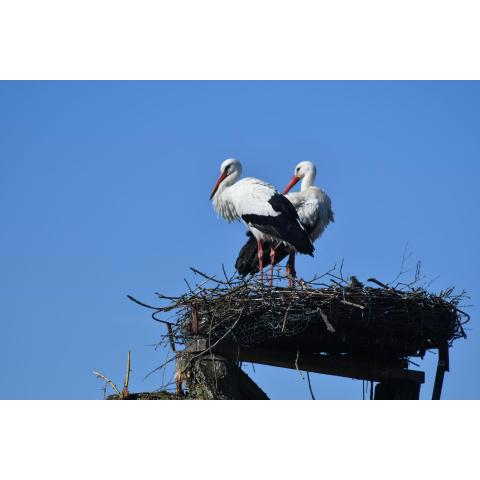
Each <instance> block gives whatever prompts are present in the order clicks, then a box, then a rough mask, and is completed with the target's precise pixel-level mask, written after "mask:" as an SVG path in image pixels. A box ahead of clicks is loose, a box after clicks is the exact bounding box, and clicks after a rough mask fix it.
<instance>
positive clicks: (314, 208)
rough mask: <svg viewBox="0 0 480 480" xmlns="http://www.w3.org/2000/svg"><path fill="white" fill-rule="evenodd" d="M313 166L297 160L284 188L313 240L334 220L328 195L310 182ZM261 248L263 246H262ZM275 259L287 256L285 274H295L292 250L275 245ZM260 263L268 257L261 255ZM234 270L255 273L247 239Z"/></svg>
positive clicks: (254, 264)
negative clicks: (297, 185)
mask: <svg viewBox="0 0 480 480" xmlns="http://www.w3.org/2000/svg"><path fill="white" fill-rule="evenodd" d="M315 177H316V167H315V165H314V164H313V163H312V162H301V163H299V164H298V165H297V166H296V168H295V175H294V177H293V178H292V180H291V181H290V183H289V184H288V185H287V187H286V188H285V190H284V194H285V196H286V197H287V198H288V199H289V201H290V202H291V203H292V205H293V206H294V207H295V209H296V210H297V214H298V217H299V220H300V222H301V223H302V225H303V226H304V227H305V229H306V231H307V233H308V234H309V236H310V238H311V240H312V241H315V240H317V239H318V238H319V237H320V236H321V235H322V233H323V231H324V230H325V228H326V227H327V226H328V224H329V223H331V222H333V221H334V215H333V211H332V206H331V200H330V197H329V196H328V195H327V194H326V193H325V191H324V190H322V189H321V188H320V187H317V186H315V185H314V182H315ZM300 180H301V181H302V183H301V188H300V191H299V192H290V193H288V192H289V191H290V189H291V188H292V187H293V186H294V185H295V184H296V183H298V182H299V181H300ZM264 247H265V246H264ZM276 249H277V257H276V260H277V262H279V261H281V260H282V259H283V258H285V257H286V256H287V255H289V261H288V264H287V273H288V275H289V277H294V276H295V252H294V250H291V249H289V248H285V246H284V245H277V246H276ZM263 263H264V264H268V258H265V257H264V262H263ZM235 266H236V268H237V270H238V271H239V272H240V273H241V274H242V275H247V274H252V273H255V272H256V268H257V265H256V263H255V262H254V261H253V260H252V242H251V241H250V240H249V241H248V242H247V243H246V244H245V246H244V247H243V248H242V250H241V251H240V254H239V256H238V259H237V263H236V265H235Z"/></svg>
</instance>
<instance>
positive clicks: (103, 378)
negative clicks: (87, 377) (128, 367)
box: [93, 370, 122, 395]
mask: <svg viewBox="0 0 480 480" xmlns="http://www.w3.org/2000/svg"><path fill="white" fill-rule="evenodd" d="M93 374H94V375H95V376H96V377H97V378H101V379H102V380H104V381H105V382H107V383H108V384H109V385H110V386H111V387H112V388H113V390H115V392H117V394H118V395H122V394H121V393H120V390H118V388H117V386H116V385H115V384H114V383H113V382H112V381H111V380H110V379H109V378H107V377H106V376H105V375H102V374H101V373H100V372H96V371H95V370H94V371H93Z"/></svg>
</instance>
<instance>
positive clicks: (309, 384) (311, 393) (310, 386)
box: [307, 370, 315, 400]
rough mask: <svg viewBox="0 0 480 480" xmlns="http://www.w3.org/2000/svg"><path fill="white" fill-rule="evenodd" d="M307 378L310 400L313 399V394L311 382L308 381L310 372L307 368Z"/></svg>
mask: <svg viewBox="0 0 480 480" xmlns="http://www.w3.org/2000/svg"><path fill="white" fill-rule="evenodd" d="M307 380H308V388H309V390H310V395H311V396H312V400H315V395H314V394H313V390H312V384H311V383H310V373H309V372H308V370H307Z"/></svg>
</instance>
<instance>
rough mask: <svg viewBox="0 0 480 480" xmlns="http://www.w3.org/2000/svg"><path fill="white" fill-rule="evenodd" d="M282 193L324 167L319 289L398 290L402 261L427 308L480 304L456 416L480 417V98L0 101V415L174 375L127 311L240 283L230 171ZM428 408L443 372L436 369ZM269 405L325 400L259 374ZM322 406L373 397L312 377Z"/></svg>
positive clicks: (51, 95) (243, 90)
mask: <svg viewBox="0 0 480 480" xmlns="http://www.w3.org/2000/svg"><path fill="white" fill-rule="evenodd" d="M232 156H233V157H236V158H238V159H239V160H240V161H241V162H242V163H243V165H244V173H245V174H246V175H248V176H255V177H259V178H262V179H264V180H267V181H269V182H271V183H273V184H275V185H276V186H278V187H279V188H282V187H284V186H285V184H286V183H287V182H288V180H289V179H290V177H291V176H292V173H293V168H294V166H295V164H296V163H297V162H299V161H301V160H311V161H313V162H315V163H316V165H317V169H318V177H317V183H318V184H319V185H321V186H322V187H323V188H324V189H325V190H326V191H327V192H328V193H329V195H330V196H331V198H332V203H333V210H334V212H335V220H336V221H335V224H333V225H332V226H330V227H328V229H327V230H326V232H325V234H324V236H323V237H322V238H321V239H320V240H319V241H318V243H317V248H316V256H315V259H313V260H312V259H310V258H299V260H298V271H299V273H300V274H301V275H303V276H305V277H311V276H313V274H314V273H322V272H324V271H326V270H328V269H329V268H330V267H331V266H332V265H333V264H335V263H339V262H340V261H341V259H342V258H343V259H344V260H345V266H344V271H345V272H346V273H348V274H355V275H356V276H357V277H358V278H359V279H360V280H366V279H367V278H368V277H370V276H374V277H376V278H378V279H381V280H385V281H389V280H392V279H393V278H394V277H395V276H396V275H397V273H398V271H399V268H400V261H401V258H402V253H403V251H404V248H405V246H406V244H407V243H408V248H409V250H411V251H412V252H413V255H412V257H411V261H410V263H411V266H412V267H413V266H414V265H415V261H416V260H421V262H422V269H423V273H424V274H425V275H426V276H427V279H428V280H432V279H434V278H435V277H437V276H439V278H438V279H437V280H436V281H435V282H434V283H433V284H432V286H431V289H432V290H434V291H438V290H440V289H442V288H445V287H447V286H450V285H455V286H457V287H458V289H460V290H461V289H466V290H467V291H468V293H469V294H470V296H471V300H470V301H468V302H467V303H471V304H473V305H474V306H473V307H471V308H469V309H467V311H468V313H470V314H471V315H472V321H471V323H470V324H469V325H467V327H468V331H467V333H468V335H469V337H468V339H467V340H466V341H464V340H459V341H457V342H456V343H455V345H454V347H453V349H452V350H451V372H450V373H447V374H446V378H445V383H444V390H443V398H449V399H471V398H480V375H479V374H478V365H479V364H480V353H479V351H480V336H479V333H478V328H477V319H478V316H479V313H480V312H479V309H478V299H479V297H480V287H479V282H478V274H479V271H480V265H479V253H478V248H479V247H478V243H479V242H478V238H479V237H480V231H479V216H478V208H479V205H480V193H479V189H478V180H479V178H480V84H479V83H478V82H438V81H436V82H0V218H1V222H2V223H1V230H0V266H1V270H0V361H1V368H0V398H13V399H24V398H25V399H37V398H38V399H57V398H58V399H76V398H81V399H99V398H102V391H101V389H102V382H100V381H99V380H97V379H96V378H95V377H94V376H93V375H92V373H91V372H92V370H94V369H96V370H99V371H101V372H102V373H104V374H105V375H107V376H108V377H110V378H112V380H114V381H116V382H117V383H121V382H122V378H123V375H124V371H125V360H126V354H127V351H128V350H131V351H132V367H133V372H132V378H131V389H132V390H134V391H145V390H153V389H155V388H157V387H158V386H159V385H160V384H161V383H162V375H161V374H154V375H152V376H150V377H149V378H148V379H147V380H142V379H143V377H144V376H145V375H147V374H148V373H149V372H150V371H151V370H153V369H154V368H155V367H157V366H158V365H159V364H160V363H162V362H163V360H164V359H165V356H166V355H167V352H166V351H159V350H155V349H154V348H152V347H150V346H148V345H151V344H155V343H156V342H157V341H158V339H159V337H160V335H161V334H162V333H164V332H163V326H162V325H160V324H157V323H155V322H153V321H152V320H150V318H149V313H148V311H147V310H144V309H142V308H140V307H138V306H136V305H134V304H132V303H131V302H129V301H128V300H127V298H126V295H127V294H132V295H134V296H135V297H137V298H139V299H142V300H144V301H146V302H151V303H155V296H154V292H156V291H161V292H164V293H171V294H178V293H181V292H183V291H184V290H185V288H186V286H185V283H184V278H187V279H188V280H189V281H192V282H193V281H195V278H194V276H193V274H191V272H189V267H190V266H195V267H197V268H199V269H200V270H203V271H207V272H209V273H211V274H215V273H220V272H221V264H222V263H224V264H225V265H226V266H227V268H229V269H230V271H231V270H232V269H233V264H234V262H235V258H236V255H237V253H238V250H239V248H240V247H241V245H242V244H243V242H244V241H245V236H244V228H243V227H242V226H241V225H240V224H232V225H229V224H227V223H226V222H224V221H223V220H219V219H217V217H216V215H215V214H214V212H213V208H212V206H211V204H210V203H209V202H208V196H209V193H210V191H211V188H212V186H213V184H214V183H215V180H216V179H217V177H218V170H219V165H220V163H221V161H222V160H224V159H225V158H228V157H232ZM420 366H421V368H422V369H424V370H425V371H426V374H427V383H426V385H425V386H423V388H422V393H421V396H422V398H429V397H430V396H431V391H432V386H433V377H434V372H435V366H436V356H435V355H434V354H428V355H427V357H426V358H425V360H424V361H421V362H420ZM245 369H246V371H247V373H249V374H251V376H252V378H253V379H254V380H255V381H256V382H257V383H258V384H259V385H260V386H261V387H262V388H263V389H264V390H265V391H266V393H267V394H268V395H269V396H270V397H271V398H277V399H280V398H292V399H302V398H310V395H309V391H308V386H307V383H306V380H304V379H302V378H301V376H300V375H299V374H298V373H297V372H295V371H288V370H280V369H275V368H270V367H262V366H256V367H255V372H254V371H253V369H252V367H251V366H248V365H247V366H246V367H245ZM311 378H312V384H313V390H314V392H315V394H316V396H317V398H333V399H341V398H351V399H361V398H362V382H361V381H356V380H349V379H339V378H336V377H329V376H323V375H317V374H313V375H312V376H311Z"/></svg>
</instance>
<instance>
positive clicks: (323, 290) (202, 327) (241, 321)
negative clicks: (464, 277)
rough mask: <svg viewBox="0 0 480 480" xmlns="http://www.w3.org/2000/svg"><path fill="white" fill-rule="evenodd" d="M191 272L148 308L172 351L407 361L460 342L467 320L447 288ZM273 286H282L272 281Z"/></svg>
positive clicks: (330, 278) (334, 278)
mask: <svg viewBox="0 0 480 480" xmlns="http://www.w3.org/2000/svg"><path fill="white" fill-rule="evenodd" d="M192 270H193V271H194V272H195V273H197V274H198V275H200V276H202V277H203V278H204V281H203V282H202V283H200V284H199V285H197V286H196V287H195V288H191V287H190V286H189V292H188V293H186V294H185V295H183V296H180V297H167V296H165V295H160V294H157V295H158V296H159V297H160V298H161V299H163V300H167V301H169V304H168V305H167V306H166V307H161V308H160V307H159V308H156V307H150V308H153V309H155V310H156V311H155V312H154V313H153V315H152V316H153V318H154V319H155V320H158V321H162V322H164V323H167V326H168V335H166V336H165V338H166V339H167V340H168V341H169V342H170V345H171V347H172V349H175V344H177V343H180V344H185V343H187V342H189V341H191V340H192V339H195V338H199V337H200V338H203V339H206V340H207V345H208V346H209V348H212V349H213V348H214V347H215V346H216V345H218V344H219V343H221V342H223V341H228V342H231V343H233V344H235V345H238V346H240V347H242V346H245V347H251V346H260V345H261V346H262V347H265V346H273V345H274V346H275V348H277V349H278V348H280V349H281V348H284V349H288V350H292V349H296V350H297V351H298V350H299V349H300V350H301V351H302V352H311V353H329V354H356V355H363V356H368V357H369V358H372V357H373V358H375V357H378V358H380V357H387V356H388V357H392V356H394V357H397V358H407V357H423V356H424V354H425V352H426V351H427V350H429V349H433V348H439V347H440V346H441V345H445V344H448V345H450V346H451V344H452V342H453V341H454V340H456V339H458V338H465V337H466V335H465V331H464V328H463V326H464V324H465V323H466V322H467V321H468V320H469V316H468V315H467V314H466V313H465V312H463V311H462V310H460V309H459V306H460V303H461V300H462V299H463V298H464V297H465V294H464V292H462V293H460V294H455V293H454V290H453V288H450V289H448V290H445V291H442V292H440V293H438V294H432V293H429V292H427V291H426V290H425V289H424V288H421V287H416V286H415V285H412V284H396V285H395V286H390V285H387V284H384V283H382V282H379V281H378V280H376V279H369V280H368V285H364V284H362V283H360V282H358V281H357V280H356V279H355V277H352V280H351V281H347V280H345V279H343V277H342V276H338V275H337V274H336V273H334V272H332V271H329V272H327V273H326V274H324V275H322V276H320V277H316V278H314V279H313V280H311V281H308V282H307V281H303V280H302V281H299V282H297V283H296V285H295V286H294V287H291V288H285V287H282V286H279V285H278V286H273V287H270V286H267V285H265V286H264V285H261V284H260V283H259V282H258V280H257V279H256V277H254V278H252V279H250V280H248V281H246V280H244V279H242V278H240V277H233V278H228V277H227V276H226V275H225V279H224V280H223V279H222V280H219V279H217V278H214V277H211V276H208V275H206V274H204V273H202V272H199V271H198V270H195V269H192ZM275 283H276V284H278V283H283V284H285V283H286V281H285V279H284V278H280V277H276V278H275ZM413 283H414V282H413ZM132 300H134V299H132ZM137 303H141V302H138V301H137ZM142 305H144V306H147V305H145V304H142ZM165 312H174V316H175V318H176V322H175V323H169V322H166V321H164V320H162V319H161V318H159V316H158V315H160V314H163V313H165Z"/></svg>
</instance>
